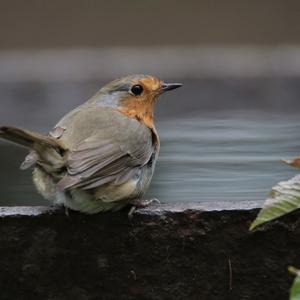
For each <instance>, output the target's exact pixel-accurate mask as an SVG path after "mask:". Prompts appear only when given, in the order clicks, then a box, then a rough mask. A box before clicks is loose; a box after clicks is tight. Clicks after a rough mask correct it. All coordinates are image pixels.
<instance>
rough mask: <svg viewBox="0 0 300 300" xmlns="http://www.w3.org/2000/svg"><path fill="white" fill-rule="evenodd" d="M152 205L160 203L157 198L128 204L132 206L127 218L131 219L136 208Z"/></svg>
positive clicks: (138, 200)
mask: <svg viewBox="0 0 300 300" xmlns="http://www.w3.org/2000/svg"><path fill="white" fill-rule="evenodd" d="M153 203H156V204H160V201H159V200H158V199H157V198H152V199H149V200H142V199H135V200H132V201H131V202H130V204H132V207H131V208H130V210H129V212H128V218H129V219H131V218H132V217H133V215H134V213H135V211H136V210H137V208H145V207H147V206H149V205H151V204H153Z"/></svg>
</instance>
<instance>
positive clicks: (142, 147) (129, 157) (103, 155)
mask: <svg viewBox="0 0 300 300" xmlns="http://www.w3.org/2000/svg"><path fill="white" fill-rule="evenodd" d="M117 125H118V126H114V125H112V126H111V127H110V128H109V129H108V128H106V130H105V133H104V134H103V132H101V131H100V132H99V133H98V134H95V135H92V136H91V137H88V138H86V139H85V140H83V141H82V142H81V143H80V144H79V145H78V146H77V147H76V148H75V149H73V150H72V151H71V152H70V153H69V154H68V156H67V158H66V167H67V174H66V175H65V176H64V177H63V178H62V179H61V180H60V182H59V183H58V188H59V189H61V190H65V189H69V188H78V187H80V188H82V189H91V188H94V187H98V186H101V185H103V184H105V183H108V182H114V183H116V184H122V183H124V182H126V181H127V180H128V179H130V178H131V177H133V176H134V175H135V174H136V173H137V172H138V170H139V168H141V167H142V166H144V165H145V164H147V162H148V161H149V160H150V159H151V156H152V154H153V151H154V146H153V144H152V131H151V130H150V129H149V128H148V127H146V126H145V125H143V124H141V123H139V122H138V121H136V120H132V119H124V121H123V124H120V123H118V124H117ZM122 125H123V126H122Z"/></svg>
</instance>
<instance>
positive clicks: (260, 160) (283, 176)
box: [0, 79, 300, 205]
mask: <svg viewBox="0 0 300 300" xmlns="http://www.w3.org/2000/svg"><path fill="white" fill-rule="evenodd" d="M283 82H284V83H282V82H281V83H280V84H278V79H275V83H276V84H275V83H274V80H273V81H272V80H271V81H270V80H267V81H265V82H264V81H262V80H259V81H253V80H252V81H249V80H245V81H243V82H241V81H240V80H238V81H232V80H230V81H229V82H225V83H224V82H223V81H222V82H217V81H202V82H199V83H198V84H197V83H196V82H190V84H189V83H188V84H187V88H186V90H184V89H182V90H181V91H179V90H178V93H175V92H174V94H172V97H169V98H168V97H166V98H165V100H164V101H162V102H161V104H159V107H158V114H157V119H158V130H159V133H160V137H161V145H162V147H161V153H160V157H159V161H158V164H157V168H156V172H155V175H154V178H153V181H152V185H151V188H150V190H149V192H148V197H156V198H158V199H160V200H161V201H162V202H171V201H174V202H182V201H189V202H190V201H195V202H201V201H230V200H237V201H247V200H259V201H263V200H264V199H265V198H266V197H267V194H268V192H269V191H270V189H271V187H272V186H273V185H275V184H276V183H277V182H278V181H281V180H287V179H289V178H291V177H292V176H294V175H295V174H297V172H298V171H297V170H296V169H293V168H291V167H289V166H287V165H285V164H284V163H282V162H280V159H282V158H289V157H293V156H296V155H299V154H300V122H299V117H300V112H297V109H296V108H299V101H298V99H299V97H298V96H299V95H300V89H299V88H298V87H299V80H295V79H293V80H291V81H283ZM89 87H91V88H90V90H89ZM189 87H190V88H189ZM274 87H275V90H276V89H277V90H276V93H275V92H274ZM87 90H89V93H92V92H93V91H95V84H94V83H91V84H90V85H87V84H81V85H78V84H72V85H70V84H69V85H59V84H54V83H52V84H47V85H44V86H40V85H37V86H35V85H32V84H31V85H29V84H23V85H18V87H17V88H16V86H15V85H11V86H10V85H7V84H6V85H4V84H3V85H1V84H0V94H1V95H2V99H3V100H1V101H2V102H1V111H0V120H1V123H4V124H7V123H9V124H15V125H19V126H23V127H27V128H33V129H37V128H39V129H40V131H46V130H47V129H50V128H51V126H53V124H55V122H56V121H57V120H58V119H59V118H60V116H61V115H63V114H64V113H65V112H67V111H68V110H69V109H70V108H71V107H74V106H75V105H77V104H79V103H80V102H81V100H82V99H84V98H83V97H86V95H88V94H89V93H87ZM270 90H272V92H270ZM197 93H199V94H200V95H199V97H200V100H199V99H198V96H196V95H197ZM275 94H276V96H274V95H275ZM186 95H190V97H189V98H188V99H187V100H185V101H182V97H183V96H184V97H186ZM243 95H244V97H243ZM280 95H281V96H280ZM283 96H284V97H283ZM251 97H253V99H254V100H253V101H251ZM20 98H22V101H20ZM64 98H66V99H72V101H71V100H70V101H64V102H62V101H61V100H60V99H64ZM273 98H274V99H275V100H276V101H275V100H274V101H273V100H272V99H273ZM172 99H173V100H172ZM210 99H211V100H210ZM243 99H244V100H245V102H243ZM272 101H273V102H272ZM221 103H223V107H222V106H221V105H220V104H221ZM253 103H255V104H253ZM272 103H273V108H274V109H269V107H270V104H272ZM287 103H288V104H289V105H287ZM214 107H215V108H214ZM243 107H244V108H243ZM287 107H289V109H288V110H286V108H287ZM293 107H295V109H293ZM11 120H12V121H11ZM26 153H27V152H26V150H25V149H22V148H19V147H17V146H14V145H12V144H8V143H0V154H1V155H0V165H1V169H0V179H1V180H0V192H1V197H0V205H29V204H31V205H45V204H47V203H48V202H47V201H45V200H43V199H42V198H41V197H40V196H39V195H38V194H37V193H36V191H35V189H34V187H33V184H32V183H31V178H30V175H31V174H30V173H31V172H30V171H20V170H19V165H20V163H21V162H22V159H23V157H24V156H25V155H26Z"/></svg>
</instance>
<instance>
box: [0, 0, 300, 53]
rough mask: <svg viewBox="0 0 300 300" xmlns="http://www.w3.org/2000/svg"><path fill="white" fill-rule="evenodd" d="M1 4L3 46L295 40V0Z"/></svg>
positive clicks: (298, 26)
mask: <svg viewBox="0 0 300 300" xmlns="http://www.w3.org/2000/svg"><path fill="white" fill-rule="evenodd" d="M0 6H1V9H0V37H1V39H0V47H1V48H3V49H12V48H15V49H19V48H36V47H38V48H48V47H78V46H80V47H81V46H85V47H101V46H107V45H109V46H122V45H127V46H129V45H130V46H141V45H147V46H152V45H157V46H163V45H240V44H258V45H281V44H284V43H285V44H294V43H299V41H300V18H299V13H300V3H299V1H296V0H295V1H292V0H287V1H278V0H277V1H276V0H275V1H274V0H273V1H272V0H263V1H259V0H252V1H243V0H240V1H233V0H228V1H203V0H202V1H196V0H195V1H193V0H188V1H171V0H164V1H158V0H151V1H150V0H143V1H138V0H131V1H128V0H127V1H120V0H111V1H99V0H98V1H92V0H88V1H78V0H75V1H74V0H72V1H71V0H69V1H68V0H62V1H57V0H54V1H45V0H40V1H37V0H27V1H18V0H10V1H3V0H2V1H1V2H0Z"/></svg>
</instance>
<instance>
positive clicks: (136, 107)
mask: <svg viewBox="0 0 300 300" xmlns="http://www.w3.org/2000/svg"><path fill="white" fill-rule="evenodd" d="M136 84H140V85H142V86H143V88H144V91H143V93H142V94H141V95H139V96H134V95H132V96H131V95H128V97H127V98H126V99H124V100H122V106H121V107H120V108H119V109H118V111H119V112H121V113H123V114H124V115H126V116H127V117H130V118H135V119H137V120H138V121H140V122H143V123H144V124H145V125H147V126H148V127H149V128H152V129H154V128H155V127H154V104H155V102H156V99H157V98H158V96H159V94H160V88H161V86H162V84H163V81H161V80H159V79H158V78H155V77H152V76H148V77H146V78H143V79H141V80H139V81H138V82H137V83H136Z"/></svg>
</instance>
